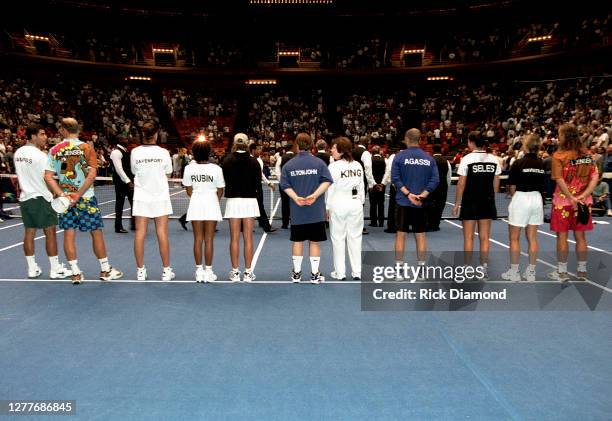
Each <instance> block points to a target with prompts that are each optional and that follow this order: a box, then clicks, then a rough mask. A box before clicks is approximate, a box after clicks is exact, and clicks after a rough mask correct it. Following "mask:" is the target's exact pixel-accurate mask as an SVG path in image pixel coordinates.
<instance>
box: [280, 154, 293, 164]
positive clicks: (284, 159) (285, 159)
mask: <svg viewBox="0 0 612 421" xmlns="http://www.w3.org/2000/svg"><path fill="white" fill-rule="evenodd" d="M293 157H295V154H294V153H293V152H288V153H285V154H284V155H283V156H282V157H281V168H283V167H284V166H285V164H287V162H289V160H290V159H291V158H293Z"/></svg>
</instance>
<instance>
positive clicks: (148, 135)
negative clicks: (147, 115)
mask: <svg viewBox="0 0 612 421" xmlns="http://www.w3.org/2000/svg"><path fill="white" fill-rule="evenodd" d="M158 131H159V126H158V125H157V123H156V122H155V121H153V120H149V121H147V122H146V123H145V124H143V125H142V135H143V136H144V138H145V139H147V140H148V139H152V138H153V136H155V133H157V132H158Z"/></svg>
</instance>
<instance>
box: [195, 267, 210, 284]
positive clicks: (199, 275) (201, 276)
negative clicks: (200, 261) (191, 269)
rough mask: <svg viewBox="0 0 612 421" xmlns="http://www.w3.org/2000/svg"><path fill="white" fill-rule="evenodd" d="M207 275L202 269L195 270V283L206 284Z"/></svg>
mask: <svg viewBox="0 0 612 421" xmlns="http://www.w3.org/2000/svg"><path fill="white" fill-rule="evenodd" d="M206 275H207V273H206V271H205V270H204V269H203V268H197V269H196V272H195V281H196V282H197V283H202V282H207V279H206V278H207V276H206Z"/></svg>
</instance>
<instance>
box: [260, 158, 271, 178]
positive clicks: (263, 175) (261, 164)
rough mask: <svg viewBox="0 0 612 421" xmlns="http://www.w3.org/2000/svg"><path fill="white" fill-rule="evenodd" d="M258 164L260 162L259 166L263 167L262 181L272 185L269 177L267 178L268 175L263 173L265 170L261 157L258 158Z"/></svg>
mask: <svg viewBox="0 0 612 421" xmlns="http://www.w3.org/2000/svg"><path fill="white" fill-rule="evenodd" d="M257 162H259V166H260V167H261V180H262V181H263V182H264V183H266V184H270V180H268V177H266V175H265V174H264V172H263V169H264V162H263V159H261V158H260V157H257Z"/></svg>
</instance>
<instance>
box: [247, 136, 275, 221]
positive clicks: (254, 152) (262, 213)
mask: <svg viewBox="0 0 612 421" xmlns="http://www.w3.org/2000/svg"><path fill="white" fill-rule="evenodd" d="M249 153H250V154H251V157H253V158H255V159H256V160H257V163H258V164H259V167H260V168H261V179H262V181H263V182H264V183H265V184H266V186H268V188H269V189H270V190H271V191H274V184H272V183H271V182H270V180H268V177H266V175H265V174H264V172H263V169H264V162H263V159H261V156H260V151H259V150H258V148H257V145H256V144H255V143H251V144H250V145H249ZM263 189H264V187H263V184H262V185H261V186H260V188H259V190H257V205H258V206H259V218H258V221H259V226H260V227H261V228H262V229H263V230H264V232H268V233H271V232H274V231H276V228H272V225H270V220H269V219H268V215H267V214H266V208H265V206H264V196H263Z"/></svg>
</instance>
